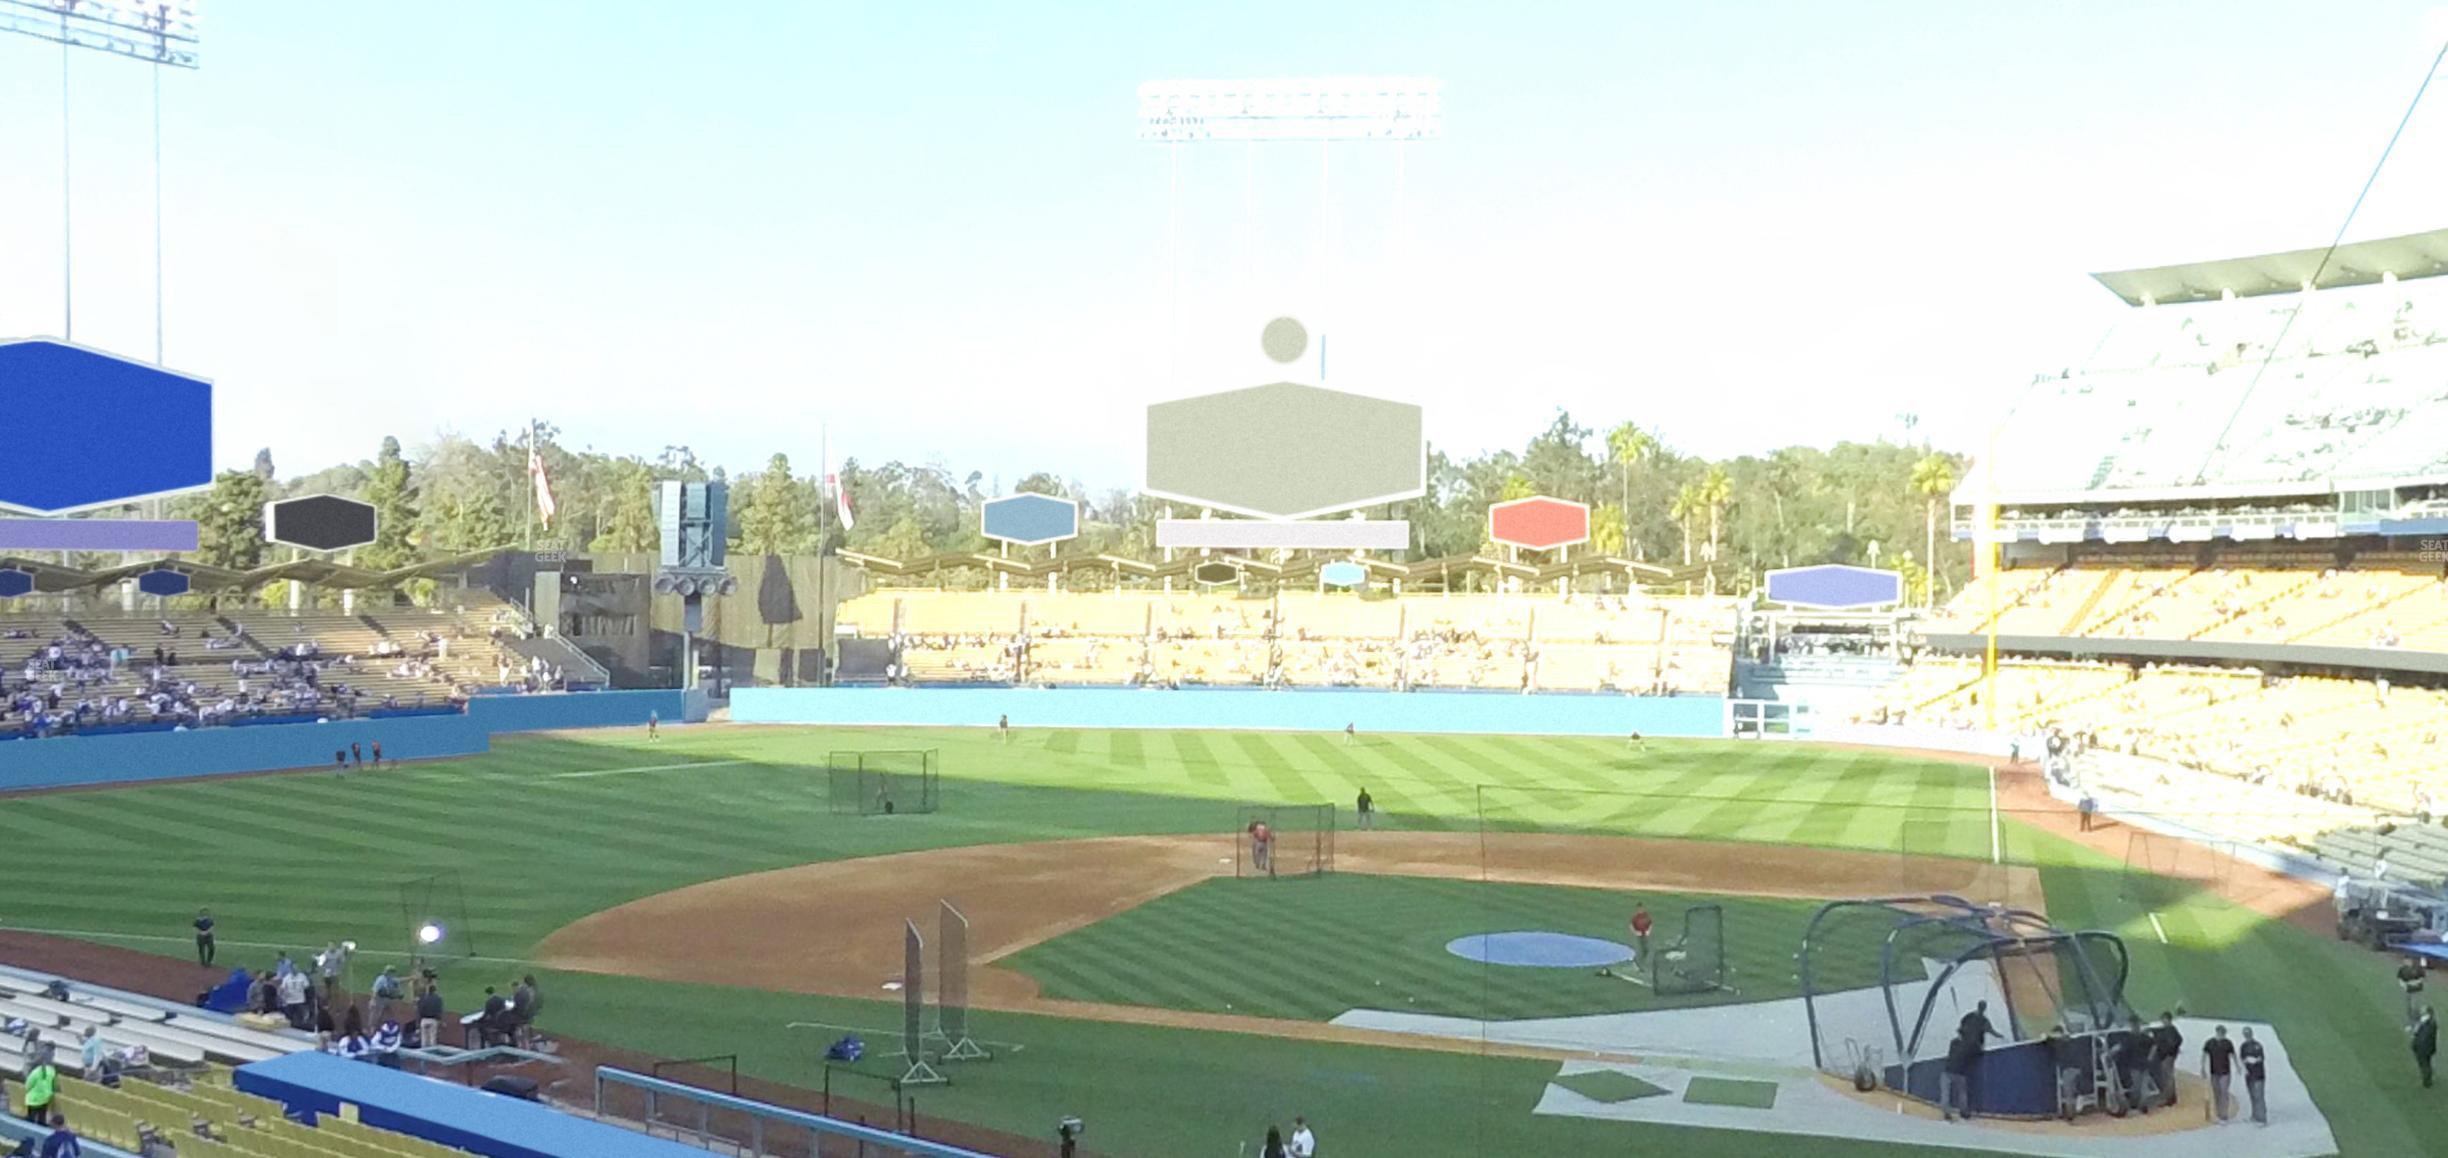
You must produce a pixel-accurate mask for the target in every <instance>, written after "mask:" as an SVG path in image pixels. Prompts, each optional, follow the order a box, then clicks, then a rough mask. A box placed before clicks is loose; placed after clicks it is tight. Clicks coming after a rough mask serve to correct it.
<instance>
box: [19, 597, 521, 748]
mask: <svg viewBox="0 0 2448 1158" xmlns="http://www.w3.org/2000/svg"><path fill="white" fill-rule="evenodd" d="M454 595H455V596H456V597H459V598H458V602H455V603H454V604H453V605H452V606H450V607H447V608H400V609H384V610H382V611H380V612H379V613H375V614H354V615H352V614H345V613H341V612H336V611H305V612H297V613H284V612H278V611H261V610H251V611H233V612H221V613H215V612H210V611H182V612H173V613H171V614H168V615H146V616H131V615H111V616H105V615H91V614H76V615H38V614H15V615H5V616H0V736H5V735H10V734H14V733H17V732H22V731H25V730H27V729H28V728H30V727H31V726H33V721H34V720H35V719H36V718H37V717H52V718H54V719H57V718H61V717H67V718H68V722H67V723H65V724H63V725H54V726H53V727H51V728H50V729H48V730H49V731H53V732H66V731H80V730H81V731H93V730H95V729H97V728H101V727H109V726H133V727H144V726H160V725H164V724H168V723H183V724H187V725H190V726H194V725H197V724H199V723H230V722H241V721H246V720H250V719H256V718H262V717H278V716H284V715H297V716H304V717H313V716H318V715H345V714H350V713H355V714H364V713H367V712H370V711H374V710H376V709H379V708H383V707H402V708H407V707H417V706H422V705H439V704H442V703H445V702H448V701H451V700H454V699H464V698H466V697H467V696H470V695H473V694H477V693H479V692H480V691H484V690H487V689H497V688H499V687H501V686H503V685H505V684H507V685H511V686H517V687H526V686H528V684H527V681H528V678H529V675H530V667H531V665H530V661H529V659H528V657H527V656H526V655H525V654H524V653H522V651H520V650H518V646H519V645H522V644H525V643H526V642H527V641H525V640H521V639H519V638H518V636H519V634H520V629H521V628H522V627H523V626H524V624H525V617H524V616H523V615H521V614H520V613H519V611H518V610H517V609H516V608H515V607H512V606H510V605H509V604H507V603H504V602H502V601H501V600H499V599H497V598H495V597H493V596H492V595H490V594H487V593H485V592H483V591H481V590H468V591H464V592H455V593H454ZM54 647H58V648H59V649H60V652H61V658H60V660H59V661H57V662H54V661H52V660H51V658H50V655H51V649H52V648H54ZM156 649H159V651H160V654H159V656H158V658H157V656H156V654H155V653H156ZM301 664H304V665H307V666H311V667H313V668H315V669H316V670H315V672H314V680H313V684H312V685H311V686H309V685H308V684H307V683H306V681H305V680H304V678H303V673H302V672H301V671H300V670H299V667H300V665H301ZM156 669H158V671H159V673H160V674H159V678H158V679H157V678H156V677H155V675H154V673H155V671H156ZM344 689H345V690H344ZM54 695H56V697H57V701H58V702H56V703H54V702H52V699H53V697H54ZM122 701H124V703H122ZM80 704H82V705H85V710H84V711H82V712H80V711H79V710H78V709H79V705H80Z"/></svg>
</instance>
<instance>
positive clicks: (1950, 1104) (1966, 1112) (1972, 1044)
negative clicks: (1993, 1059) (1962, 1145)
mask: <svg viewBox="0 0 2448 1158" xmlns="http://www.w3.org/2000/svg"><path fill="white" fill-rule="evenodd" d="M1979 1060H1980V1044H1979V1039H1977V1038H1974V1037H1972V1036H1971V1035H1969V1034H1961V1033H1959V1034H1956V1035H1955V1040H1953V1041H1950V1042H1948V1043H1947V1052H1946V1068H1945V1069H1944V1070H1941V1071H1940V1072H1939V1074H1938V1105H1939V1107H1940V1108H1942V1109H1944V1110H1945V1111H1946V1120H1947V1121H1950V1122H1952V1121H1954V1120H1955V1114H1956V1109H1957V1107H1958V1106H1960V1107H1962V1113H1963V1117H1964V1120H1965V1121H1970V1120H1972V1066H1973V1064H1974V1063H1975V1062H1978V1061H1979Z"/></svg>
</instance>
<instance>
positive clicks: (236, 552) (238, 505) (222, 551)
mask: <svg viewBox="0 0 2448 1158" xmlns="http://www.w3.org/2000/svg"><path fill="white" fill-rule="evenodd" d="M270 461H271V459H270V457H269V455H268V454H267V455H266V456H264V462H265V463H266V464H269V463H270ZM270 494H271V488H270V487H269V486H268V485H267V484H266V483H265V482H264V479H263V476H262V475H260V474H257V473H256V472H255V471H252V470H225V471H222V472H221V473H220V474H217V475H214V476H213V484H212V489H211V490H209V491H206V492H205V493H204V496H203V498H202V499H201V500H199V501H198V505H197V506H195V507H193V508H191V509H192V510H193V512H194V518H195V521H196V537H197V539H198V540H199V542H198V543H197V551H196V558H197V559H199V560H201V561H202V562H204V563H206V564H209V565H211V566H214V567H227V568H229V569H230V570H232V571H251V570H253V569H255V568H257V567H260V566H263V550H264V537H263V509H264V503H265V501H266V500H267V499H268V498H269V497H270Z"/></svg>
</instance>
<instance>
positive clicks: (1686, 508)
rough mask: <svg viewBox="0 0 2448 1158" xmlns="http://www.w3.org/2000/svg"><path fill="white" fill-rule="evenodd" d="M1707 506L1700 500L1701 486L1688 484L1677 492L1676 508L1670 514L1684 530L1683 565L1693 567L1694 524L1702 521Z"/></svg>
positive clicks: (1694, 483)
mask: <svg viewBox="0 0 2448 1158" xmlns="http://www.w3.org/2000/svg"><path fill="white" fill-rule="evenodd" d="M1705 506H1706V504H1705V503H1703V502H1702V501H1701V499H1700V484H1699V483H1698V482H1697V481H1694V482H1687V483H1684V484H1683V485H1682V487H1681V488H1679V489H1677V490H1676V491H1675V497H1674V506H1673V507H1672V508H1671V509H1670V511H1669V512H1668V513H1669V514H1670V515H1671V517H1672V518H1673V519H1674V521H1675V525H1676V526H1678V527H1681V528H1683V565H1684V566H1686V567H1689V566H1691V565H1692V524H1693V523H1696V522H1698V521H1699V520H1700V512H1701V511H1702V510H1703V509H1704V508H1705Z"/></svg>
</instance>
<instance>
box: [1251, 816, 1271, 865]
mask: <svg viewBox="0 0 2448 1158" xmlns="http://www.w3.org/2000/svg"><path fill="white" fill-rule="evenodd" d="M1249 838H1250V865H1251V866H1252V867H1254V868H1256V869H1257V870H1258V871H1259V872H1262V873H1272V872H1274V871H1275V830H1274V829H1272V828H1270V827H1268V826H1267V822H1266V821H1263V820H1253V821H1250V826H1249Z"/></svg>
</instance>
